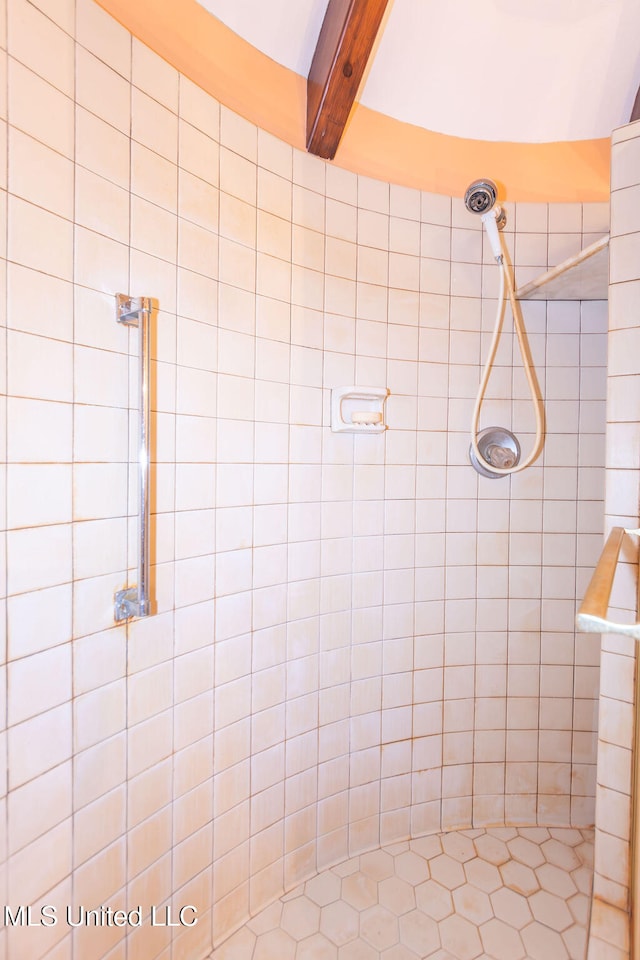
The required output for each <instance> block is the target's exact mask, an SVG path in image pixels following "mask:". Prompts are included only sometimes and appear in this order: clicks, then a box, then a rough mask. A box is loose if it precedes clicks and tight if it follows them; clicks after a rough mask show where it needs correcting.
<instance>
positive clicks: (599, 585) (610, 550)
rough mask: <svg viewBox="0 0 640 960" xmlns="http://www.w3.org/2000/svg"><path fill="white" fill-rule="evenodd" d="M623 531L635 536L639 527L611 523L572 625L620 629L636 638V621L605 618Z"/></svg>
mask: <svg viewBox="0 0 640 960" xmlns="http://www.w3.org/2000/svg"><path fill="white" fill-rule="evenodd" d="M626 533H628V534H634V535H636V536H638V535H639V534H640V530H627V529H625V528H624V527H612V529H611V532H610V534H609V536H608V538H607V542H606V543H605V545H604V548H603V550H602V553H601V554H600V559H599V560H598V564H597V566H596V568H595V570H594V571H593V575H592V577H591V580H590V581H589V586H588V587H587V592H586V593H585V595H584V600H583V601H582V604H581V605H580V609H579V610H578V614H577V616H576V626H577V628H578V630H580V631H581V632H582V633H621V634H624V635H625V636H627V637H634V638H635V639H636V640H640V623H617V622H616V621H615V620H608V619H607V611H608V609H609V597H610V596H611V588H612V586H613V578H614V576H615V572H616V566H617V564H618V557H619V555H620V549H621V547H622V541H623V540H624V535H625V534H626ZM636 616H637V614H636Z"/></svg>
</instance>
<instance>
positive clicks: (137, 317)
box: [114, 293, 152, 622]
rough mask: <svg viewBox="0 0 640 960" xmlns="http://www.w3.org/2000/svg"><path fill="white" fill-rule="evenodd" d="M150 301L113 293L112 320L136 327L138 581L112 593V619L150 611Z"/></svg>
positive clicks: (142, 614) (118, 619) (123, 618)
mask: <svg viewBox="0 0 640 960" xmlns="http://www.w3.org/2000/svg"><path fill="white" fill-rule="evenodd" d="M151 310H152V303H151V299H150V298H149V297H130V296H128V295H127V294H126V293H118V294H116V319H117V321H118V323H122V324H124V325H125V326H131V327H138V330H139V344H138V409H139V413H140V435H139V446H138V464H139V469H140V475H139V480H138V540H139V542H138V582H137V584H136V586H134V587H127V588H125V589H124V590H118V591H117V593H116V595H115V609H114V617H115V620H116V622H120V621H122V620H128V619H129V618H130V617H148V616H149V615H150V614H151V613H152V601H151V600H150V599H149V499H150V498H149V436H150V431H149V427H150V420H151V406H150V394H149V381H150V368H151V364H150V356H151V354H150V344H151V335H150V319H151Z"/></svg>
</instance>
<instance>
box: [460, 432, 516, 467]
mask: <svg viewBox="0 0 640 960" xmlns="http://www.w3.org/2000/svg"><path fill="white" fill-rule="evenodd" d="M477 440H478V450H479V451H480V455H481V457H482V462H481V461H480V460H478V458H477V456H476V454H475V451H474V449H473V444H470V445H469V460H470V461H471V465H472V467H473V468H474V470H475V471H476V472H477V473H479V474H480V476H482V477H488V479H489V480H499V479H500V477H505V476H508V474H505V473H495V472H494V471H493V470H492V469H491V467H492V466H493V467H497V468H498V469H499V470H511V469H512V468H513V467H516V466H517V465H518V461H519V460H520V444H519V443H518V439H517V437H516V436H515V435H514V434H513V433H511V431H510V430H507V429H506V428H505V427H485V429H484V430H481V431H480V433H479V434H478V437H477Z"/></svg>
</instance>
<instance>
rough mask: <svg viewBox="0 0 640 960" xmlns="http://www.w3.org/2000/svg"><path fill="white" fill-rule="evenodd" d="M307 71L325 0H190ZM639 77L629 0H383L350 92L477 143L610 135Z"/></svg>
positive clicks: (639, 7) (624, 117)
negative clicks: (368, 57) (383, 12)
mask: <svg viewBox="0 0 640 960" xmlns="http://www.w3.org/2000/svg"><path fill="white" fill-rule="evenodd" d="M199 2H200V4H201V6H203V7H204V8H206V9H207V10H208V11H209V12H210V13H212V14H214V16H215V17H216V18H218V19H219V20H221V21H222V22H223V23H224V24H226V26H227V27H229V28H230V29H231V30H232V31H233V32H234V33H236V34H238V35H239V36H240V37H242V38H243V39H244V40H246V41H247V42H248V43H250V44H251V45H252V46H253V47H255V48H256V49H258V50H260V51H261V52H262V53H264V54H266V55H267V56H268V57H270V58H271V59H272V60H274V61H276V62H277V63H279V64H281V65H282V66H284V67H286V68H288V69H289V70H292V71H294V72H295V73H296V74H299V75H300V76H303V77H306V75H307V73H308V71H309V67H310V64H311V59H312V57H313V52H314V49H315V45H316V42H317V39H318V34H319V32H320V27H321V25H322V20H323V17H324V13H325V10H326V7H327V3H328V0H268V2H265V0H241V2H239V0H199ZM639 86H640V2H638V0H484V2H483V3H482V4H480V3H479V2H478V0H445V2H443V0H390V2H389V8H388V11H387V16H386V19H385V21H384V23H383V26H382V28H381V33H380V35H379V38H378V43H377V49H375V50H374V54H373V57H372V62H370V66H369V70H368V73H367V74H366V75H365V79H364V81H363V84H362V86H361V89H360V91H359V96H358V101H359V102H360V103H361V104H362V105H363V106H365V107H368V108H370V109H371V110H375V111H377V112H379V113H381V114H384V115H386V116H389V117H391V118H394V119H396V120H401V121H404V122H405V123H409V124H412V125H414V126H417V127H421V128H424V129H425V130H429V131H434V132H437V133H441V134H446V135H449V136H454V137H464V138H469V139H475V140H484V141H511V142H516V143H548V142H556V141H576V140H589V139H596V138H602V137H608V136H609V135H610V133H611V130H612V129H614V128H615V127H618V126H620V125H622V124H624V123H626V122H627V121H628V120H629V116H630V113H631V109H632V107H633V102H634V99H635V95H636V92H637V90H638V87H639Z"/></svg>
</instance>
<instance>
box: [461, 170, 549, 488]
mask: <svg viewBox="0 0 640 960" xmlns="http://www.w3.org/2000/svg"><path fill="white" fill-rule="evenodd" d="M487 182H488V183H491V181H487ZM473 186H474V184H472V186H471V187H470V188H469V191H470V190H471V189H472V187H473ZM469 191H468V193H469ZM494 202H495V201H494ZM467 206H468V204H467ZM469 209H471V208H469ZM473 212H477V211H475V210H474V211H473ZM502 217H504V214H503V212H502V210H501V209H500V207H495V206H492V208H491V209H489V210H488V211H487V212H486V213H483V215H482V222H483V224H484V226H485V229H486V231H487V236H488V239H489V242H490V244H491V249H492V251H493V255H494V257H495V260H496V263H497V264H498V268H499V270H500V289H499V293H498V307H497V311H496V319H495V324H494V329H493V337H492V339H491V346H490V347H489V355H488V357H487V360H486V363H485V366H484V370H483V372H482V377H481V380H480V386H479V388H478V395H477V397H476V402H475V406H474V408H473V416H472V418H471V448H472V450H473V453H474V455H475V456H476V457H477V459H478V462H479V463H480V464H483V465H485V466H486V468H487V469H488V470H489V471H490V472H491V474H493V475H494V476H505V477H506V476H509V475H510V474H512V473H519V472H520V471H521V470H524V469H525V468H526V467H528V466H530V464H532V463H533V461H534V460H535V459H536V458H537V457H538V456H539V455H540V451H541V449H542V445H543V443H544V410H543V407H542V400H541V397H540V389H539V386H538V381H537V378H536V374H535V369H534V366H533V360H532V358H531V352H530V350H529V343H528V341H527V335H526V332H525V328H524V320H523V319H522V311H521V309H520V304H519V302H518V300H517V298H516V295H515V290H514V287H513V281H512V278H511V273H510V271H509V267H508V265H507V263H506V259H505V256H504V251H503V249H502V241H501V238H500V233H499V230H498V221H499V219H500V218H502ZM505 288H506V290H507V292H508V296H509V301H510V304H511V312H512V314H513V325H514V327H515V331H516V335H517V338H518V344H519V346H520V353H521V355H522V364H523V367H524V372H525V376H526V378H527V383H528V385H529V391H530V393H531V401H532V403H533V408H534V412H535V418H536V437H535V441H534V444H533V448H532V450H531V452H530V453H529V455H528V457H526V458H525V459H524V460H523V461H521V462H519V463H517V464H515V466H511V467H498V466H494V464H493V463H487V461H486V460H485V458H484V456H483V455H482V453H481V452H480V450H479V448H478V421H479V419H480V409H481V407H482V402H483V400H484V395H485V393H486V390H487V384H488V382H489V377H490V375H491V370H492V369H493V363H494V360H495V357H496V353H497V350H498V344H499V342H500V335H501V333H502V324H503V321H504V312H505Z"/></svg>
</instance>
